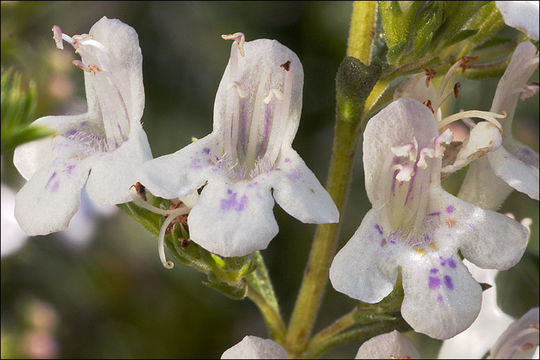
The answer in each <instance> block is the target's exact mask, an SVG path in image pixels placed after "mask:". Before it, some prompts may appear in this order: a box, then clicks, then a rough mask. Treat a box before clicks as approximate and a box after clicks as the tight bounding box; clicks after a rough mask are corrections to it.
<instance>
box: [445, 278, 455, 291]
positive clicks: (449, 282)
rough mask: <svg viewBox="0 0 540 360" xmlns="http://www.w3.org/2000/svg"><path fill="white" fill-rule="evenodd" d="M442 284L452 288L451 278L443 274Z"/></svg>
mask: <svg viewBox="0 0 540 360" xmlns="http://www.w3.org/2000/svg"><path fill="white" fill-rule="evenodd" d="M444 285H446V287H447V288H448V289H450V290H453V289H454V284H452V278H451V277H450V276H448V275H445V276H444Z"/></svg>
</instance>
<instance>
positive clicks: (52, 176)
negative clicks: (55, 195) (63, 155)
mask: <svg viewBox="0 0 540 360" xmlns="http://www.w3.org/2000/svg"><path fill="white" fill-rule="evenodd" d="M55 176H56V171H54V172H53V173H52V175H51V177H50V178H49V180H48V181H47V185H45V189H46V188H47V187H48V186H49V184H50V183H51V181H52V179H54V177H55Z"/></svg>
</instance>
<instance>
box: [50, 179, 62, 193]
mask: <svg viewBox="0 0 540 360" xmlns="http://www.w3.org/2000/svg"><path fill="white" fill-rule="evenodd" d="M59 186H60V182H58V181H57V182H55V183H54V184H53V186H52V188H51V192H56V191H58V187H59Z"/></svg>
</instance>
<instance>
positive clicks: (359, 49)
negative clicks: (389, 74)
mask: <svg viewBox="0 0 540 360" xmlns="http://www.w3.org/2000/svg"><path fill="white" fill-rule="evenodd" d="M376 20H377V2H375V1H355V2H354V3H353V11H352V16H351V26H350V31H349V40H348V44H347V48H348V49H347V55H348V56H352V57H355V58H357V59H358V60H360V61H361V62H362V63H364V64H365V65H369V63H370V61H371V44H372V43H373V36H374V35H375V31H374V28H375V21H376Z"/></svg>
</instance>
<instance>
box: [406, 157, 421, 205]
mask: <svg viewBox="0 0 540 360" xmlns="http://www.w3.org/2000/svg"><path fill="white" fill-rule="evenodd" d="M417 171H418V167H417V166H416V164H414V167H413V174H414V175H413V176H412V177H411V181H409V189H407V196H406V197H405V203H404V205H407V202H408V201H409V196H410V200H412V199H413V198H414V195H413V187H414V179H415V178H416V173H417Z"/></svg>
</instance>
